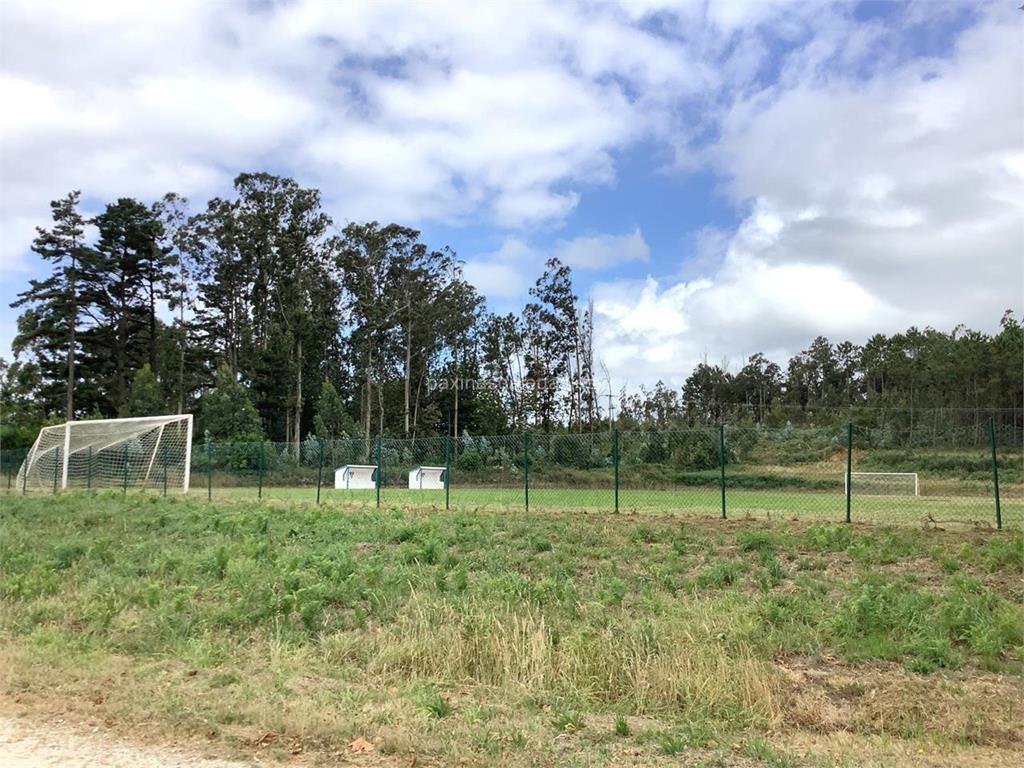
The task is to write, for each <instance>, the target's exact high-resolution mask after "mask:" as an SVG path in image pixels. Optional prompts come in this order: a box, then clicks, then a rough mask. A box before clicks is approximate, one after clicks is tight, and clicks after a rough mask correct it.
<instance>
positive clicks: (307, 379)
mask: <svg viewBox="0 0 1024 768" xmlns="http://www.w3.org/2000/svg"><path fill="white" fill-rule="evenodd" d="M80 198H81V195H80V193H79V192H72V193H70V194H69V195H67V197H65V198H63V199H61V200H57V201H54V202H53V203H52V204H51V208H52V221H51V222H49V223H48V224H47V226H43V227H39V228H38V234H37V237H36V238H35V240H34V241H33V243H32V246H31V247H32V250H33V251H34V252H35V253H36V254H38V256H39V257H40V258H41V259H43V260H44V261H45V262H46V263H47V264H48V268H49V274H48V276H46V277H45V278H44V279H41V280H32V281H31V282H30V284H29V286H28V287H27V288H26V290H24V291H23V292H22V293H21V294H19V297H18V299H17V301H16V302H15V303H14V305H13V306H15V307H17V308H19V309H20V310H21V315H20V316H19V319H18V329H17V336H16V338H15V340H14V344H13V352H14V359H13V360H12V361H4V360H2V359H0V383H2V387H3V389H2V394H0V409H2V411H0V439H2V443H3V447H5V448H10V447H18V446H23V445H27V444H29V443H30V442H31V441H32V440H33V439H34V438H35V434H36V432H37V430H38V428H39V426H40V425H41V424H42V423H47V422H59V421H63V420H64V419H69V418H76V419H81V418H110V417H116V416H136V415H147V414H153V413H181V412H194V413H196V414H197V420H198V430H199V433H200V434H201V435H202V434H207V435H209V436H211V437H213V438H215V439H258V438H259V437H261V436H262V437H266V438H268V439H272V440H277V441H284V442H292V443H296V444H297V443H298V442H300V441H301V440H302V439H304V438H305V437H307V436H308V435H310V434H315V435H318V436H321V437H327V438H337V437H341V436H343V435H350V436H366V437H369V436H372V435H376V434H386V435H391V436H396V437H415V436H419V435H436V434H454V435H458V434H464V433H466V432H469V433H472V434H503V433H507V432H510V431H518V430H524V429H536V430H544V431H574V432H575V431H580V432H583V431H593V430H597V429H603V428H607V427H608V426H609V423H610V421H609V409H608V407H607V405H608V401H607V400H603V397H606V393H605V392H602V396H603V397H599V395H598V390H599V385H600V388H601V389H605V388H606V387H607V384H606V383H605V378H604V376H603V374H602V373H601V370H600V369H601V364H600V360H598V359H595V350H594V341H593V326H594V311H593V306H592V304H590V303H589V302H587V301H584V300H581V299H580V298H579V297H578V296H577V295H576V294H575V293H574V289H573V281H572V273H571V271H570V269H569V267H568V266H566V265H565V264H563V263H561V262H559V261H558V260H557V259H552V260H550V261H548V262H547V263H546V265H545V269H544V271H543V274H541V275H540V276H539V277H538V279H537V281H536V283H535V285H534V287H533V288H532V289H531V290H530V298H529V301H528V302H527V303H526V305H525V306H524V307H523V309H522V311H521V312H520V313H519V314H514V313H513V314H507V315H497V314H493V313H491V312H489V311H488V310H487V307H486V304H485V301H484V298H483V297H482V296H480V295H479V294H478V293H477V292H476V290H475V289H474V288H473V286H472V285H470V284H469V283H468V282H467V281H466V280H465V278H464V276H463V273H462V269H461V263H460V261H459V259H458V257H457V254H455V253H454V252H453V251H452V250H451V249H449V248H447V247H440V248H433V247H431V246H429V245H427V244H425V243H423V242H422V240H421V237H420V233H419V232H417V231H416V230H415V229H410V228H408V227H403V226H400V225H398V224H387V225H381V224H379V223H377V222H369V223H353V224H349V225H347V226H345V227H344V228H340V229H339V228H338V227H336V226H335V224H334V222H333V221H332V219H331V217H330V216H328V215H327V213H325V211H324V210H323V207H322V204H321V199H320V194H319V192H318V191H317V190H313V189H305V188H303V187H301V186H300V185H298V184H297V183H296V182H294V181H293V180H291V179H288V178H282V177H278V176H273V175H270V174H267V173H251V174H249V173H247V174H242V175H240V176H238V178H237V179H236V180H235V183H234V192H233V194H232V195H231V196H230V198H227V199H221V198H215V199H213V200H210V201H209V202H207V203H206V205H205V207H203V208H202V209H190V206H189V204H188V202H187V201H186V200H184V199H183V198H181V197H179V196H176V195H173V194H168V195H166V196H165V197H164V198H163V199H161V200H159V201H156V202H155V203H151V204H147V203H144V202H140V201H138V200H134V199H131V198H121V199H118V200H116V201H115V202H112V203H109V204H107V205H106V206H105V207H104V209H103V211H102V212H101V213H100V214H98V215H97V216H95V217H93V218H87V217H85V216H84V215H83V214H82V213H81V211H80V207H81V200H80ZM999 310H1000V308H993V312H994V314H996V315H998V312H999ZM602 403H604V404H605V407H602ZM611 406H612V407H611V411H612V415H613V418H614V422H613V423H615V424H617V425H618V426H620V427H622V428H626V429H628V428H635V427H643V428H652V427H676V426H683V425H691V424H708V423H717V422H719V421H723V420H730V421H748V422H755V423H763V422H774V423H786V422H807V421H813V420H815V419H817V420H821V419H826V418H829V414H836V413H838V412H839V411H842V410H846V411H847V412H849V411H850V410H851V409H862V410H863V411H864V412H867V411H870V412H873V413H877V412H895V411H899V412H901V413H909V414H911V416H910V418H913V416H912V414H913V413H914V412H915V411H917V412H922V411H928V410H931V411H932V412H933V413H940V412H941V413H943V414H945V416H944V417H943V418H949V419H954V420H957V419H966V420H971V419H974V420H975V421H976V420H977V419H978V418H980V416H979V414H982V413H984V414H986V415H987V414H989V413H992V412H999V413H1001V414H1002V416H1001V417H1000V418H1002V419H1003V420H1004V421H1005V420H1009V422H1010V423H1012V424H1013V425H1015V426H1016V427H1017V428H1018V429H1019V422H1020V421H1021V419H1022V418H1024V331H1022V327H1021V323H1020V320H1019V319H1018V318H1017V317H1015V316H1014V314H1013V313H1012V312H1011V311H1009V310H1007V311H1005V312H1004V313H1003V314H1002V320H1001V326H1000V330H999V332H998V333H996V334H994V335H990V334H985V333H981V332H977V331H973V330H970V329H967V328H964V327H957V328H954V329H952V330H951V331H948V332H944V331H940V330H936V329H932V328H925V329H923V330H920V329H917V328H910V329H908V330H907V331H906V332H904V333H898V334H894V335H892V336H886V335H883V334H876V335H875V336H872V337H871V338H870V339H868V340H867V341H866V343H864V344H863V345H858V344H854V343H852V342H849V341H844V342H841V343H838V344H834V343H832V342H830V341H829V340H828V339H826V338H823V337H819V338H816V339H814V340H813V341H811V342H810V344H809V346H808V347H807V349H806V350H804V351H803V352H801V353H800V354H798V355H796V356H794V357H793V358H792V359H790V360H789V361H788V362H787V363H786V365H785V366H784V367H783V366H781V365H779V364H777V363H776V362H773V361H771V360H769V359H767V358H766V357H765V356H764V355H762V354H755V355H753V356H752V357H750V358H749V360H748V361H747V362H746V364H745V365H744V366H743V367H742V368H741V369H740V370H738V371H736V372H731V371H729V370H725V369H724V368H723V367H721V366H717V365H713V364H709V363H703V364H701V365H699V366H697V368H696V369H695V370H693V371H692V372H691V373H690V374H689V377H688V378H687V379H686V381H685V384H684V386H683V387H682V388H681V389H674V388H671V387H668V386H666V385H664V384H663V383H661V382H658V383H657V384H655V385H654V386H653V388H650V389H647V388H641V389H640V391H638V392H622V393H620V394H619V397H618V402H614V403H611Z"/></svg>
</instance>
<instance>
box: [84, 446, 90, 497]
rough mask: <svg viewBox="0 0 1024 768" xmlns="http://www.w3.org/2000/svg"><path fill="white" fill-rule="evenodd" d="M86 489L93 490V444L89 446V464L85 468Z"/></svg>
mask: <svg viewBox="0 0 1024 768" xmlns="http://www.w3.org/2000/svg"><path fill="white" fill-rule="evenodd" d="M85 489H86V490H87V491H91V490H92V446H91V445H90V446H89V466H87V467H86V468H85Z"/></svg>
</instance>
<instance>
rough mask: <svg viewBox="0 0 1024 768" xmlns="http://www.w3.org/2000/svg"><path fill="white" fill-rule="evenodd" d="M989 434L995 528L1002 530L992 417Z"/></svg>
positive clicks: (993, 418)
mask: <svg viewBox="0 0 1024 768" xmlns="http://www.w3.org/2000/svg"><path fill="white" fill-rule="evenodd" d="M988 428H989V430H988V431H989V434H990V435H991V437H992V485H993V488H994V489H995V494H996V528H997V529H998V530H1000V531H1001V530H1002V529H1003V510H1002V509H1001V508H1000V506H999V464H998V463H997V462H996V419H995V417H994V416H993V417H992V418H991V419H989V422H988Z"/></svg>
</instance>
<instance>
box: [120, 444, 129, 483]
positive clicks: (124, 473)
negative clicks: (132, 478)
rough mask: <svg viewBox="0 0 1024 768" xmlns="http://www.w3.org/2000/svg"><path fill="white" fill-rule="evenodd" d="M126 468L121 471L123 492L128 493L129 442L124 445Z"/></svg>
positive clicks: (124, 463)
mask: <svg viewBox="0 0 1024 768" xmlns="http://www.w3.org/2000/svg"><path fill="white" fill-rule="evenodd" d="M122 466H123V467H124V469H123V470H122V471H121V479H122V489H121V490H122V493H128V444H127V443H125V446H124V461H123V462H122Z"/></svg>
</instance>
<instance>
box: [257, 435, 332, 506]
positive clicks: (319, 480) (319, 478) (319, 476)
mask: <svg viewBox="0 0 1024 768" xmlns="http://www.w3.org/2000/svg"><path fill="white" fill-rule="evenodd" d="M261 480H262V478H261ZM323 482H324V439H323V438H322V437H321V438H320V466H319V467H317V470H316V503H317V504H319V503H320V486H321V485H323Z"/></svg>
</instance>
